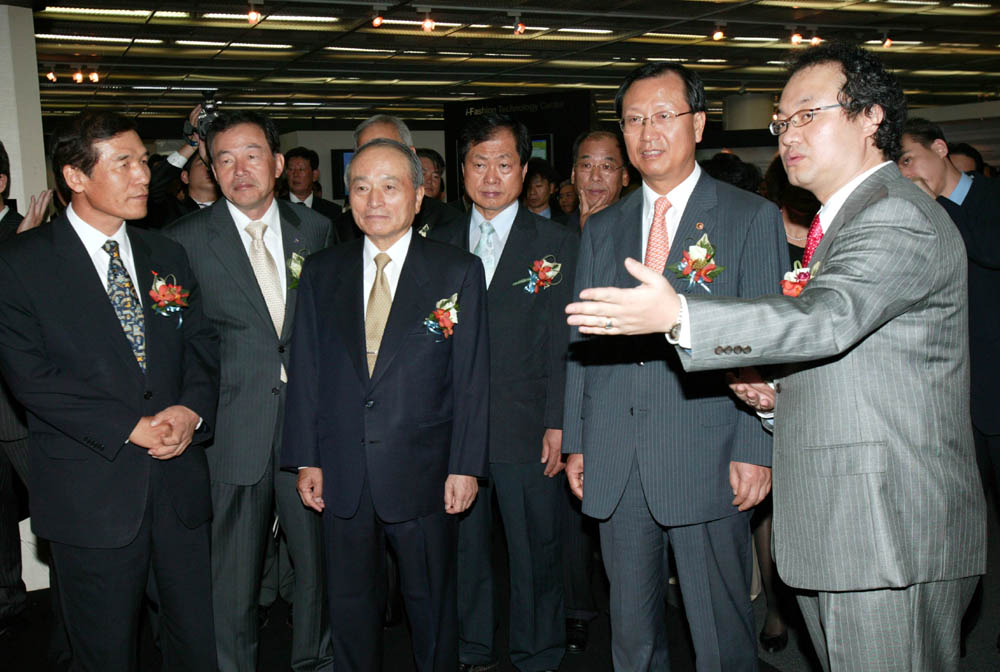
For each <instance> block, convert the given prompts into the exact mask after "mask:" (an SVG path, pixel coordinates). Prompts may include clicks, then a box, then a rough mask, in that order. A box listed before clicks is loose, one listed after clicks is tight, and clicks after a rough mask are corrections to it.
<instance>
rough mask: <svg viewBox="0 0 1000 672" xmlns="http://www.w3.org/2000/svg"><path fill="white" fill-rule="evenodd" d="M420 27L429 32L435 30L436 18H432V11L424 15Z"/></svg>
mask: <svg viewBox="0 0 1000 672" xmlns="http://www.w3.org/2000/svg"><path fill="white" fill-rule="evenodd" d="M420 28H421V29H422V30H423V31H424V32H425V33H429V32H431V31H433V30H434V19H432V18H431V15H430V12H428V13H427V14H425V15H424V20H423V22H422V23H421V24H420Z"/></svg>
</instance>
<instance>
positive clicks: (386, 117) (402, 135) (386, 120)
mask: <svg viewBox="0 0 1000 672" xmlns="http://www.w3.org/2000/svg"><path fill="white" fill-rule="evenodd" d="M375 124H389V125H390V126H395V127H396V134H397V135H399V139H400V141H402V143H403V144H404V145H406V146H407V147H412V146H413V135H412V134H411V133H410V129H409V128H407V126H406V124H405V123H403V120H402V119H400V118H399V117H394V116H392V115H391V114H376V115H375V116H374V117H368V118H367V119H365V120H364V121H362V122H361V123H360V124H358V127H357V128H355V129H354V148H355V149H359V147H358V143H359V142H360V140H361V134H362V133H363V132H364V130H365V129H366V128H368V127H369V126H374V125H375Z"/></svg>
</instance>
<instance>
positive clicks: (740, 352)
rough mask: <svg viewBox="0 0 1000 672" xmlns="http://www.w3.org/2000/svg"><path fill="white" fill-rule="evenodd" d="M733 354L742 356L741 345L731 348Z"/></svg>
mask: <svg viewBox="0 0 1000 672" xmlns="http://www.w3.org/2000/svg"><path fill="white" fill-rule="evenodd" d="M733 354H734V355H742V354H743V346H742V345H734V346H733Z"/></svg>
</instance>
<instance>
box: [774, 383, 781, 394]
mask: <svg viewBox="0 0 1000 672" xmlns="http://www.w3.org/2000/svg"><path fill="white" fill-rule="evenodd" d="M774 391H775V392H777V393H778V394H781V381H778V382H777V383H775V384H774Z"/></svg>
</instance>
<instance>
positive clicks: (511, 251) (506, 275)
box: [466, 204, 562, 291]
mask: <svg viewBox="0 0 1000 672" xmlns="http://www.w3.org/2000/svg"><path fill="white" fill-rule="evenodd" d="M466 229H468V227H466ZM466 236H468V231H466ZM536 237H538V228H537V227H536V226H535V222H534V221H533V219H532V217H531V212H530V211H529V210H528V209H527V208H526V207H524V206H523V205H521V204H518V206H517V215H515V217H514V224H513V225H512V226H511V228H510V234H509V235H508V236H507V242H506V243H504V246H503V252H501V253H500V261H499V262H498V263H497V268H496V271H495V272H494V273H493V280H492V281H490V291H492V288H494V287H498V288H501V287H509V286H511V285H512V284H513V283H515V282H516V281H518V280H520V279H521V278H525V277H527V276H528V272H529V271H530V270H531V263H532V262H533V261H535V259H532V258H529V257H531V253H530V251H531V248H532V244H533V243H534V241H535V238H536ZM556 261H562V260H561V259H557V260H556Z"/></svg>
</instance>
